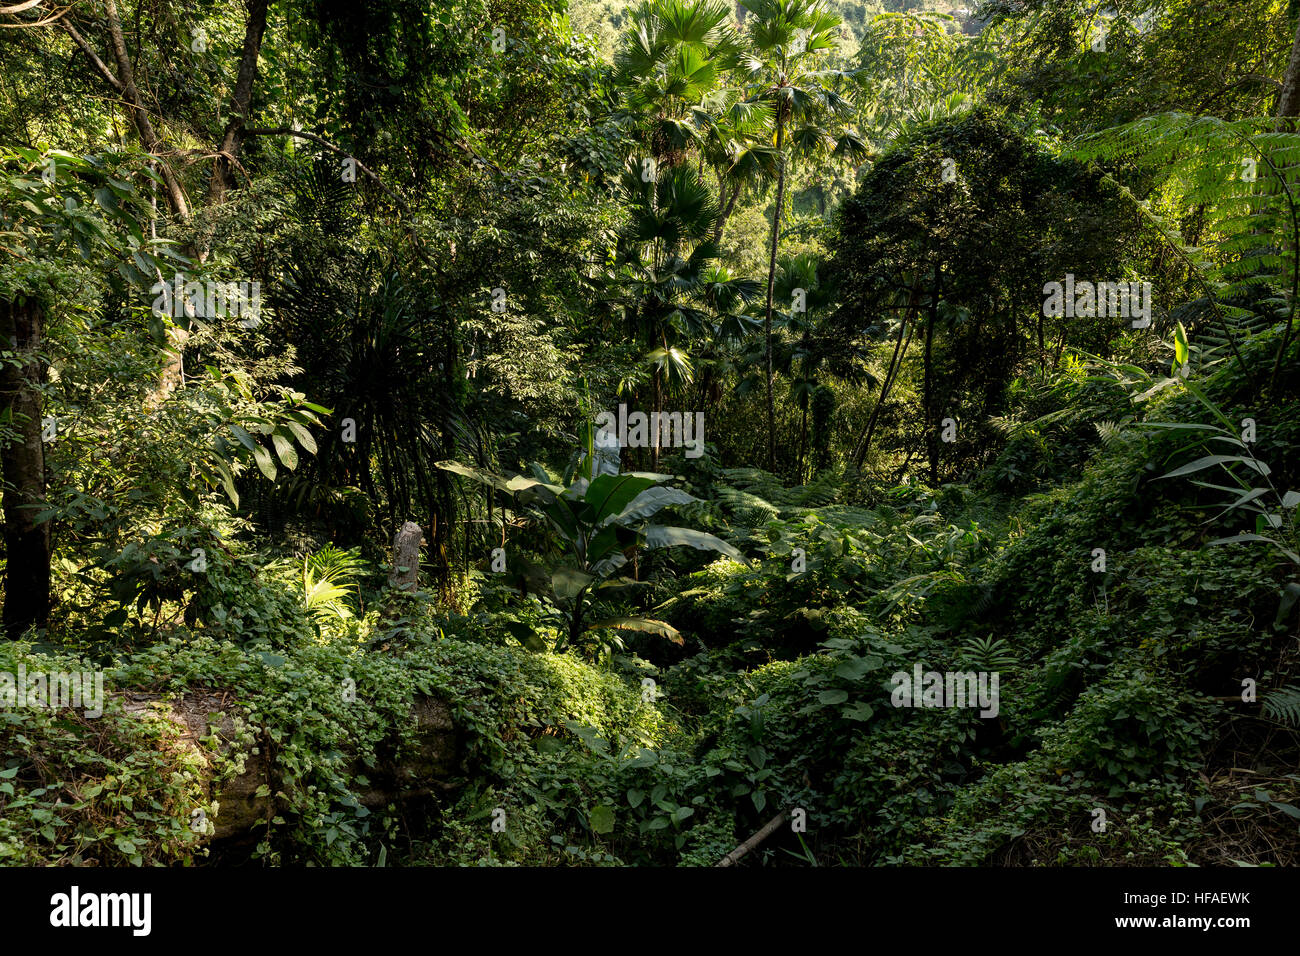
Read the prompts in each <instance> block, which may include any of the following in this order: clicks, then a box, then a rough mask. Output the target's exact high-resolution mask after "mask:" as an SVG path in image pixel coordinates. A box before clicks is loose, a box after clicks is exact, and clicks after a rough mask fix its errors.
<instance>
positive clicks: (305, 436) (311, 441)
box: [287, 422, 316, 455]
mask: <svg viewBox="0 0 1300 956" xmlns="http://www.w3.org/2000/svg"><path fill="white" fill-rule="evenodd" d="M287 425H288V428H289V431H291V432H293V437H294V438H296V439H298V444H299V445H302V447H303V448H305V449H307V452H308V453H309V454H312V455H314V454H316V439H315V438H313V437H312V435H311V432H309V431H308V430H307V429H306V428H304V427H303V426H302V425H299V424H298V423H297V422H288V423H287Z"/></svg>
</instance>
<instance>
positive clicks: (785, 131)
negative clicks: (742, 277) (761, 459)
mask: <svg viewBox="0 0 1300 956" xmlns="http://www.w3.org/2000/svg"><path fill="white" fill-rule="evenodd" d="M743 2H744V6H745V8H746V9H747V10H749V12H750V13H752V14H753V17H752V18H750V19H749V29H748V40H749V49H748V51H747V52H746V54H745V55H744V56H743V57H742V58H741V69H742V70H743V71H744V73H746V74H747V76H748V79H749V84H750V96H749V99H750V100H751V101H753V102H762V103H767V104H770V106H771V108H772V117H773V125H774V126H775V128H776V130H775V132H776V137H775V148H776V163H777V173H776V208H775V210H774V211H773V213H772V234H771V236H772V237H771V242H770V246H769V249H768V269H767V307H766V312H765V318H764V323H763V332H764V336H765V339H766V344H765V350H764V351H765V358H766V362H765V364H766V374H767V428H768V436H767V446H768V447H767V455H768V467H769V468H775V467H776V409H775V404H774V401H773V398H772V380H773V373H772V296H773V292H774V287H775V283H776V257H777V248H778V246H779V244H780V241H781V213H782V208H783V206H784V204H785V177H786V170H787V167H788V165H789V162H790V159H791V157H792V156H795V155H798V156H811V155H815V154H818V153H822V152H830V153H831V155H832V156H835V157H843V158H851V159H859V158H865V157H866V155H867V152H868V150H867V146H866V143H865V142H864V141H863V140H862V139H861V138H860V137H859V136H858V134H857V131H856V130H855V129H853V128H852V127H851V126H849V125H847V122H846V120H847V118H848V117H849V116H851V115H852V113H853V111H854V107H853V104H852V103H851V102H850V101H849V100H848V99H846V98H845V97H844V96H841V95H840V93H839V92H838V91H837V89H836V87H838V86H840V85H841V84H842V81H844V80H845V79H847V78H848V76H849V74H847V73H845V72H843V71H840V70H830V69H819V68H818V67H819V66H820V62H821V60H822V54H823V53H825V52H826V51H828V50H831V49H834V47H835V41H836V39H837V38H838V36H839V30H840V23H841V21H840V19H839V17H837V16H835V15H834V14H833V13H831V12H830V11H829V10H828V9H827V8H826V6H825V5H824V4H823V2H822V0H743Z"/></svg>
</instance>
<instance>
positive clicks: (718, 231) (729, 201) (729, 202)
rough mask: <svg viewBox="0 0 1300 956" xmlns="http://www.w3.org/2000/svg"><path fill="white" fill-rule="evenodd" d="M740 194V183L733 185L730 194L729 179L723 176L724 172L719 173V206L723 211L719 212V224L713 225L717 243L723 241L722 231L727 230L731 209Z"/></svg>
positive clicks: (733, 207)
mask: <svg viewBox="0 0 1300 956" xmlns="http://www.w3.org/2000/svg"><path fill="white" fill-rule="evenodd" d="M739 195H740V183H736V184H735V185H734V186H732V187H731V195H730V196H728V195H727V181H726V180H725V179H723V178H722V173H718V208H719V209H721V210H722V212H721V213H719V214H718V222H717V225H715V226H714V227H713V241H714V243H715V244H718V243H721V242H722V233H723V232H724V231H726V228H727V220H728V219H730V218H731V211H732V210H733V209H735V208H736V198H737V197H738V196H739ZM724 200H725V202H724Z"/></svg>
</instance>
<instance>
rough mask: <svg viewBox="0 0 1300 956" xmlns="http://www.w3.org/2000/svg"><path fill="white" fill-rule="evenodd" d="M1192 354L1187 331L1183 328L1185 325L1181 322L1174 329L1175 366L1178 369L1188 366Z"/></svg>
mask: <svg viewBox="0 0 1300 956" xmlns="http://www.w3.org/2000/svg"><path fill="white" fill-rule="evenodd" d="M1190 354H1191V353H1190V350H1189V349H1188V346H1187V330H1186V329H1185V328H1183V323H1181V322H1179V323H1178V326H1177V328H1175V329H1174V364H1175V365H1176V366H1177V367H1182V366H1183V365H1186V364H1187V358H1188V356H1189V355H1190Z"/></svg>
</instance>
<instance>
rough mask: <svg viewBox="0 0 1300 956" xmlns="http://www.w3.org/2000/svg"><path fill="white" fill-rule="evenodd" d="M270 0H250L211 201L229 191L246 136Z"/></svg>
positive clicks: (211, 180)
mask: <svg viewBox="0 0 1300 956" xmlns="http://www.w3.org/2000/svg"><path fill="white" fill-rule="evenodd" d="M269 6H270V0H248V22H247V23H246V24H245V25H244V51H243V55H242V56H241V57H240V60H239V73H238V75H237V77H236V79H235V91H234V93H233V95H232V96H231V98H230V122H229V123H228V124H227V125H226V132H225V135H224V136H222V138H221V145H220V146H218V147H217V157H218V158H217V161H216V162H215V163H214V164H213V166H212V178H211V179H210V180H209V181H208V204H209V205H216V204H217V203H219V202H221V198H222V196H223V195H225V192H226V187H227V185H228V179H229V175H230V169H231V163H232V161H234V160H235V159H236V158H237V157H238V156H239V146H240V143H241V142H242V140H243V136H241V135H240V134H241V130H242V129H243V126H244V124H245V123H246V122H248V114H249V110H250V107H251V105H252V99H253V81H254V79H256V77H257V58H258V56H259V55H260V53H261V50H262V37H263V35H264V34H265V33H266V13H267V8H268V7H269Z"/></svg>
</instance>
